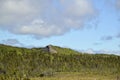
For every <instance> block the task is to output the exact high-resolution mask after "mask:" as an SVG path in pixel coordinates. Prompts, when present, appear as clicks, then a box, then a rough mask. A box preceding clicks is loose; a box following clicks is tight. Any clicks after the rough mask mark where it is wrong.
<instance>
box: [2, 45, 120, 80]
mask: <svg viewBox="0 0 120 80" xmlns="http://www.w3.org/2000/svg"><path fill="white" fill-rule="evenodd" d="M49 46H50V48H52V50H55V51H56V52H55V53H52V52H50V51H51V50H50V48H49V47H41V48H31V49H27V48H20V47H12V46H8V45H0V80H13V79H14V80H17V79H21V78H24V77H27V78H29V77H30V78H31V77H41V76H45V75H46V76H47V75H48V76H51V75H53V73H54V72H82V73H88V74H108V75H109V74H113V75H120V56H116V55H106V54H82V53H79V52H77V51H74V50H72V49H69V48H62V47H58V46H53V45H49Z"/></svg>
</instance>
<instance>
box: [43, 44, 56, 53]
mask: <svg viewBox="0 0 120 80" xmlns="http://www.w3.org/2000/svg"><path fill="white" fill-rule="evenodd" d="M43 50H44V51H46V52H48V53H57V51H56V50H55V49H54V48H53V46H52V45H48V46H46V47H45V48H44V49H43Z"/></svg>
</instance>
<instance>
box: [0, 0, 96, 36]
mask: <svg viewBox="0 0 120 80" xmlns="http://www.w3.org/2000/svg"><path fill="white" fill-rule="evenodd" d="M55 3H56V4H57V5H56V4H55ZM95 15H96V9H95V8H94V6H93V4H92V2H91V0H57V1H56V2H55V0H0V28H4V29H5V30H8V31H10V32H12V33H14V34H16V33H17V34H22V35H33V36H35V37H51V36H56V35H62V34H64V33H66V32H68V31H70V30H71V29H80V28H81V27H83V26H84V24H85V23H86V21H87V20H91V19H92V18H94V17H95Z"/></svg>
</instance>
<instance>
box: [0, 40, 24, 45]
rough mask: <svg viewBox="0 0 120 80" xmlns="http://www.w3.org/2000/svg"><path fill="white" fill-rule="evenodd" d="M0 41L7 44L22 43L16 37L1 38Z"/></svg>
mask: <svg viewBox="0 0 120 80" xmlns="http://www.w3.org/2000/svg"><path fill="white" fill-rule="evenodd" d="M2 43H3V44H7V45H22V43H20V42H19V41H18V40H17V39H6V40H2Z"/></svg>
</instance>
